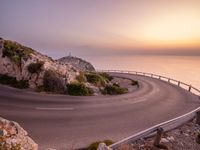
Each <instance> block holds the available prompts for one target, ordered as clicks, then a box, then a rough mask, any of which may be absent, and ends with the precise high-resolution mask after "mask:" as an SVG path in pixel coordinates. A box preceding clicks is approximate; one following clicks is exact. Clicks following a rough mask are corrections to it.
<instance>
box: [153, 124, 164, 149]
mask: <svg viewBox="0 0 200 150" xmlns="http://www.w3.org/2000/svg"><path fill="white" fill-rule="evenodd" d="M163 132H164V130H163V128H161V127H159V128H158V129H157V134H156V137H155V140H154V146H156V147H158V146H160V140H161V138H162V134H163Z"/></svg>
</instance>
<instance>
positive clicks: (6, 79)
mask: <svg viewBox="0 0 200 150" xmlns="http://www.w3.org/2000/svg"><path fill="white" fill-rule="evenodd" d="M0 83H1V84H5V85H10V86H12V87H15V88H19V89H24V88H28V87H29V84H28V81H27V80H20V81H17V79H16V78H15V77H10V76H8V75H2V74H0Z"/></svg>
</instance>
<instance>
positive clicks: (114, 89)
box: [102, 85, 128, 95]
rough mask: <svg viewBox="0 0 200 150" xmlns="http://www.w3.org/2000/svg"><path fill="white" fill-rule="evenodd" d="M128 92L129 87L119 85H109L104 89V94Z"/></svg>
mask: <svg viewBox="0 0 200 150" xmlns="http://www.w3.org/2000/svg"><path fill="white" fill-rule="evenodd" d="M125 93H128V89H127V88H123V87H120V86H119V85H107V86H106V87H105V88H104V89H103V90H102V94H104V95H118V94H125Z"/></svg>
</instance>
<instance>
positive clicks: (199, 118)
mask: <svg viewBox="0 0 200 150" xmlns="http://www.w3.org/2000/svg"><path fill="white" fill-rule="evenodd" d="M196 124H198V125H200V111H197V112H196Z"/></svg>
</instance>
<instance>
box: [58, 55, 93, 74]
mask: <svg viewBox="0 0 200 150" xmlns="http://www.w3.org/2000/svg"><path fill="white" fill-rule="evenodd" d="M57 61H58V62H60V63H61V64H66V65H72V66H73V67H74V68H76V69H77V70H80V71H95V68H94V66H93V65H92V64H91V63H89V62H87V61H85V60H83V59H81V58H78V57H74V56H66V57H62V58H60V59H58V60H57Z"/></svg>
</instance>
